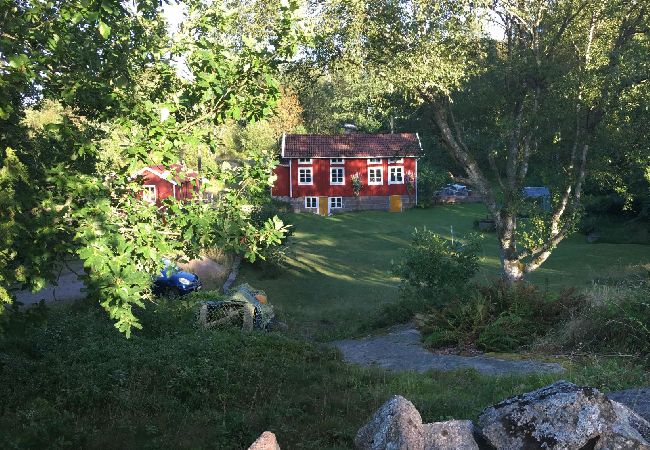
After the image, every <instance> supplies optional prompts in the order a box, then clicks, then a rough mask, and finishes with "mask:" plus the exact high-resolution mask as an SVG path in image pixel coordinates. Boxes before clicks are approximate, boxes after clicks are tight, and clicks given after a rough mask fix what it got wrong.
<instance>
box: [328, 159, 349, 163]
mask: <svg viewBox="0 0 650 450" xmlns="http://www.w3.org/2000/svg"><path fill="white" fill-rule="evenodd" d="M330 164H345V161H344V160H343V158H330Z"/></svg>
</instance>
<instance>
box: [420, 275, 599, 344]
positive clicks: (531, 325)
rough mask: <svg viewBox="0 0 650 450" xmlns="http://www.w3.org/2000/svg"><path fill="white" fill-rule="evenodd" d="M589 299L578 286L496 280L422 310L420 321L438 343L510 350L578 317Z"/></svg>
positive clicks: (430, 338) (430, 340) (428, 338)
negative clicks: (552, 288) (546, 287)
mask: <svg viewBox="0 0 650 450" xmlns="http://www.w3.org/2000/svg"><path fill="white" fill-rule="evenodd" d="M585 304H586V299H585V297H584V296H582V295H579V294H577V293H576V292H575V291H573V290H565V291H563V292H562V293H560V294H559V295H558V296H556V297H552V296H551V295H549V294H548V293H546V292H543V291H541V290H540V289H539V288H537V287H536V286H534V285H531V284H526V283H519V284H517V285H515V286H509V285H507V284H506V283H504V282H502V281H496V282H494V283H492V284H490V285H487V286H473V287H472V289H471V290H470V291H468V294H467V293H466V295H463V296H458V295H455V296H453V298H452V300H451V301H450V302H449V303H448V304H447V305H444V306H442V307H437V308H431V310H430V311H428V312H427V313H425V314H420V315H418V316H417V323H418V325H419V327H420V328H421V330H422V331H423V334H424V335H425V342H426V343H427V344H429V345H431V346H433V347H441V346H449V345H455V346H458V347H460V348H468V347H470V348H471V347H476V348H478V349H481V350H486V351H500V352H510V351H515V350H518V349H521V348H523V347H526V346H529V345H530V344H532V343H533V342H534V341H535V340H536V339H537V338H539V337H541V336H543V335H545V334H546V333H547V332H548V331H549V330H550V329H552V328H553V327H555V326H557V324H558V323H561V322H564V321H568V320H570V319H571V318H573V317H575V316H576V315H578V314H579V312H580V311H582V310H583V309H584V306H585Z"/></svg>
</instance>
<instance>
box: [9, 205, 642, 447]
mask: <svg viewBox="0 0 650 450" xmlns="http://www.w3.org/2000/svg"><path fill="white" fill-rule="evenodd" d="M482 214H483V213H482V211H481V206H480V205H468V206H465V205H463V206H456V207H445V208H434V209H430V210H414V211H409V212H407V213H404V214H395V215H391V214H388V213H374V212H368V213H359V214H349V215H345V216H338V217H331V218H321V217H315V216H308V215H303V216H294V224H295V234H294V237H293V238H292V239H291V242H292V244H291V247H292V252H293V256H292V257H291V258H290V260H289V267H288V270H287V271H285V272H282V273H281V274H280V275H279V276H277V277H276V278H268V277H265V275H264V274H265V272H262V271H258V270H257V269H254V268H251V267H245V268H244V270H243V272H242V275H243V277H244V278H245V280H246V281H249V282H251V283H252V284H253V285H255V286H256V287H259V288H263V289H265V290H266V291H267V293H268V294H269V299H270V301H271V302H272V303H273V304H274V305H275V306H276V307H277V308H278V309H279V311H280V313H281V316H282V319H283V320H285V321H287V322H288V323H289V331H288V332H287V333H284V334H282V333H270V334H269V333H259V332H254V333H241V332H238V331H230V332H229V331H204V330H201V329H198V328H197V327H196V326H195V314H196V309H197V305H196V302H197V301H198V299H197V298H192V297H188V298H184V299H182V300H176V301H173V302H169V301H161V302H160V303H159V304H158V305H157V306H154V305H149V307H148V308H147V309H146V310H145V311H137V314H138V315H139V316H140V317H142V319H143V325H144V329H143V330H142V331H139V332H137V333H135V336H134V337H133V338H132V339H129V340H126V339H125V338H124V337H123V336H122V335H120V334H119V333H118V332H117V330H115V328H114V327H113V326H112V323H111V321H110V320H109V318H108V317H107V316H106V314H105V313H104V312H103V311H102V310H101V309H100V308H99V306H98V305H97V302H96V301H95V302H93V301H90V300H88V301H84V302H79V303H77V304H72V305H61V306H58V307H53V308H50V309H49V311H47V312H46V313H45V314H42V315H41V314H32V316H33V317H32V318H29V319H28V318H26V317H25V316H24V315H23V314H22V313H17V314H18V315H17V316H16V317H13V318H8V317H7V316H5V325H7V324H9V325H8V326H7V327H6V332H5V334H4V335H3V336H0V377H2V378H1V379H2V380H3V382H2V383H0V398H2V402H0V442H1V443H2V444H1V445H0V446H1V447H3V448H109V449H110V448H120V449H122V448H138V449H140V448H142V449H147V448H174V449H176V448H192V449H194V448H215V449H238V448H247V447H248V445H250V443H251V442H253V441H254V440H255V438H256V437H257V436H258V435H259V434H260V433H261V432H262V431H264V430H271V431H273V432H275V433H276V434H277V435H278V438H279V440H280V444H281V446H282V447H283V448H291V449H314V448H318V449H343V448H351V447H352V442H353V438H354V435H355V433H356V431H357V429H358V428H359V427H360V426H361V425H362V424H363V423H365V422H366V421H367V420H368V418H369V417H370V416H371V415H372V413H373V412H374V411H375V410H376V409H377V408H378V407H379V406H380V405H381V404H382V403H383V402H385V401H386V400H387V399H388V398H389V397H390V396H391V395H394V394H400V395H403V396H405V397H407V398H409V399H410V400H412V401H413V402H414V403H415V405H416V406H417V407H418V409H419V410H420V411H421V412H422V415H423V418H424V420H426V421H435V420H444V419H448V418H452V417H453V418H459V419H465V418H468V419H474V418H476V416H477V415H478V413H479V412H480V411H481V410H482V409H483V408H484V407H486V406H488V405H490V404H493V403H495V402H497V401H499V400H502V399H504V398H506V397H508V396H510V395H514V394H518V393H522V392H525V391H529V390H532V389H535V388H537V387H540V386H543V385H546V384H548V383H551V382H552V381H554V380H556V379H558V378H560V377H561V378H565V379H569V380H571V381H574V382H576V383H580V384H590V385H593V386H596V387H598V388H600V389H603V390H610V389H622V388H626V387H631V386H639V385H648V384H650V377H649V376H648V374H647V373H646V372H644V371H643V370H642V369H640V368H639V367H637V366H636V365H635V364H634V361H630V360H628V359H611V358H595V357H591V358H588V359H585V360H574V361H569V360H565V361H564V364H565V366H566V367H567V369H568V370H567V372H566V373H565V374H563V375H530V376H503V377H490V376H484V375H480V374H478V373H476V372H474V371H460V372H433V371H432V372H429V373H425V374H419V373H401V374H395V373H391V372H386V371H384V370H381V369H378V368H361V367H356V366H350V365H347V364H345V363H343V362H342V361H341V359H340V355H338V353H337V352H336V351H335V350H334V349H332V348H331V347H328V346H326V345H323V344H322V342H323V341H327V340H329V339H333V338H336V337H349V336H352V335H354V334H356V333H358V332H359V327H360V325H361V324H363V323H364V322H367V321H368V320H369V318H371V317H372V316H373V315H374V314H376V312H377V311H378V310H379V308H380V306H381V305H382V304H386V303H389V302H394V301H395V300H396V299H397V288H396V286H397V281H398V280H396V279H395V278H394V277H393V276H392V275H391V274H390V267H391V260H393V259H396V258H397V257H399V253H400V248H402V247H404V246H406V245H407V244H408V241H409V237H410V234H411V231H412V230H413V228H414V227H416V226H417V227H423V226H427V227H428V228H430V229H432V230H434V231H436V232H439V233H442V234H446V235H449V234H450V226H452V225H453V227H454V232H455V233H461V234H462V233H466V232H469V231H470V229H471V225H472V222H473V220H474V219H475V218H477V217H478V216H480V215H482ZM492 239H493V237H492V236H488V237H487V238H486V241H485V244H484V247H483V251H484V254H485V256H486V259H485V261H484V265H483V271H482V272H481V276H483V277H489V276H493V275H494V274H495V273H496V270H497V264H496V257H495V252H496V245H495V244H494V242H493V241H492ZM586 250H589V251H592V252H593V256H592V257H590V258H587V259H582V258H584V255H585V254H586ZM646 250H647V247H643V246H608V245H605V244H586V243H583V241H582V238H581V237H575V238H572V239H570V240H569V241H567V242H566V243H563V244H562V245H561V246H560V248H559V249H558V252H557V253H556V254H555V255H554V256H553V257H552V258H551V260H550V261H549V263H548V265H547V266H546V267H545V268H544V269H543V271H542V272H541V273H540V274H539V275H536V278H535V279H536V280H537V281H538V282H541V283H544V282H545V277H548V279H549V281H548V285H549V286H550V287H551V288H558V287H561V286H564V285H573V284H575V285H578V286H580V285H585V284H586V283H587V282H588V280H589V279H591V278H592V277H593V276H594V275H598V274H604V273H607V274H611V270H609V269H610V266H611V265H612V264H615V262H616V261H617V260H619V261H620V266H621V267H626V266H627V265H631V264H637V263H640V262H643V261H644V260H645V261H647V259H648V257H650V255H649V252H647V251H646ZM588 267H589V268H588ZM560 272H561V273H562V274H564V276H563V277H562V276H560V275H558V274H559V273H560ZM608 276H609V275H608ZM241 281H244V280H241ZM215 296H217V294H215ZM203 297H204V298H205V293H204V294H203ZM14 314H16V313H14ZM7 319H9V320H7ZM305 338H308V339H305Z"/></svg>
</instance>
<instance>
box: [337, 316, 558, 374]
mask: <svg viewBox="0 0 650 450" xmlns="http://www.w3.org/2000/svg"><path fill="white" fill-rule="evenodd" d="M420 337H421V336H420V332H419V331H418V330H417V329H415V328H413V326H412V325H408V326H401V327H396V328H393V329H392V330H391V332H390V333H388V334H386V335H381V336H370V337H366V338H362V339H349V340H344V341H336V342H333V343H332V345H334V346H335V347H337V348H338V349H339V350H340V351H341V353H342V354H343V358H344V360H345V361H346V362H348V363H352V364H360V365H362V366H371V365H375V364H376V365H379V366H380V367H383V368H385V369H389V370H394V371H408V370H413V371H417V372H426V371H427V370H432V369H433V370H457V369H466V368H473V369H476V370H478V371H479V372H481V373H484V374H488V375H506V374H527V373H534V372H538V373H539V372H543V373H562V372H564V368H563V367H562V366H561V365H560V364H557V363H546V362H541V361H533V360H514V361H511V360H505V359H498V358H492V357H489V356H457V355H438V354H435V353H432V352H430V351H428V350H427V349H425V348H424V347H423V346H422V342H421V339H420Z"/></svg>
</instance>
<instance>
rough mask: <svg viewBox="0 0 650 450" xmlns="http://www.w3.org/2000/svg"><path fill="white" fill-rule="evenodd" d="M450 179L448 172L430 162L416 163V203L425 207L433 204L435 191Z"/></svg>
mask: <svg viewBox="0 0 650 450" xmlns="http://www.w3.org/2000/svg"><path fill="white" fill-rule="evenodd" d="M450 181H451V177H450V176H449V173H448V172H443V171H442V170H440V169H437V168H435V167H433V166H432V165H430V164H420V165H418V180H417V185H418V204H419V205H421V206H422V207H425V208H426V207H429V206H431V205H433V196H434V194H435V192H436V191H438V190H440V188H442V187H443V186H444V185H445V184H448V183H449V182H450Z"/></svg>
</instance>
